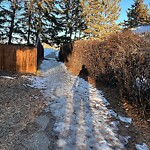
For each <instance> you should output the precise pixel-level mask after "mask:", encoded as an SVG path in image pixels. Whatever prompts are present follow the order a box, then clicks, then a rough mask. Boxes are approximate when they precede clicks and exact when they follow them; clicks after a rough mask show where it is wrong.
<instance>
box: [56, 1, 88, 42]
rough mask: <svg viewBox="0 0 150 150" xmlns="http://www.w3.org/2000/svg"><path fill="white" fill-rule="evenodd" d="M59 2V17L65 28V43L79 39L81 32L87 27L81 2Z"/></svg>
mask: <svg viewBox="0 0 150 150" xmlns="http://www.w3.org/2000/svg"><path fill="white" fill-rule="evenodd" d="M57 2H58V3H59V8H60V10H59V15H60V20H61V22H62V27H63V33H62V38H63V39H64V41H63V42H70V41H72V40H75V39H79V38H80V33H81V30H84V29H85V27H86V25H85V22H84V17H83V12H82V11H83V8H82V5H81V2H80V0H58V1H57Z"/></svg>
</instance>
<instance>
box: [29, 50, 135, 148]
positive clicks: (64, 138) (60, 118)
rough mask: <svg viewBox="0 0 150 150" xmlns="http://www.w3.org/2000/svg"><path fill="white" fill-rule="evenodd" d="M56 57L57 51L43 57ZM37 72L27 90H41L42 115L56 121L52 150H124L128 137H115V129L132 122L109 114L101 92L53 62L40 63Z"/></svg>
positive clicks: (44, 61)
mask: <svg viewBox="0 0 150 150" xmlns="http://www.w3.org/2000/svg"><path fill="white" fill-rule="evenodd" d="M54 53H55V56H54ZM51 54H52V55H51ZM57 55H58V51H54V50H46V52H45V57H46V56H51V57H53V58H56V57H57ZM40 70H41V75H40V76H37V77H30V78H29V79H30V80H31V81H32V85H27V86H31V87H33V88H39V89H41V92H42V93H43V95H44V96H45V103H46V108H45V112H49V111H50V112H52V113H53V115H54V117H55V118H56V122H55V125H54V128H53V131H52V132H53V135H55V137H57V143H56V147H55V149H57V150H62V149H64V150H73V149H78V150H92V149H93V150H103V149H105V150H119V149H125V147H124V145H126V144H127V143H128V139H130V136H121V135H118V134H117V131H118V125H119V122H120V121H123V122H126V123H131V122H132V120H131V119H130V118H126V117H122V116H119V115H117V113H116V112H114V111H113V110H109V109H108V108H107V106H108V105H109V103H108V101H107V100H106V99H105V98H104V97H103V95H102V92H101V91H99V90H97V89H96V88H94V87H93V86H92V85H90V84H89V83H88V82H86V81H85V80H83V79H81V78H79V77H77V76H74V75H73V74H71V73H69V71H68V70H67V68H66V66H65V65H64V64H63V63H61V62H57V61H56V60H55V59H54V60H53V59H49V60H48V59H46V60H43V62H42V64H41V66H40ZM112 117H115V118H116V119H118V121H113V119H112ZM37 121H38V120H37ZM43 128H45V127H43ZM137 146H138V145H137Z"/></svg>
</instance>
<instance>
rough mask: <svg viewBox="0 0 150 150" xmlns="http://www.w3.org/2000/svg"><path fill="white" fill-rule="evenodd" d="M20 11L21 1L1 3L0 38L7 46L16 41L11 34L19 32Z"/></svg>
mask: <svg viewBox="0 0 150 150" xmlns="http://www.w3.org/2000/svg"><path fill="white" fill-rule="evenodd" d="M20 10H21V0H7V1H6V0H5V1H1V7H0V21H1V28H0V33H1V38H2V39H3V40H5V42H6V41H7V42H8V43H9V44H10V43H12V41H15V40H18V37H17V36H14V34H13V33H18V32H19V26H18V24H19V23H18V20H19V16H20V15H19V14H18V13H19V11H20Z"/></svg>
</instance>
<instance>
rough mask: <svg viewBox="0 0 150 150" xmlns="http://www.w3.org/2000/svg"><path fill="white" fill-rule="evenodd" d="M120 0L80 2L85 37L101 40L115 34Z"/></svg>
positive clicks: (86, 0) (87, 0) (88, 0)
mask: <svg viewBox="0 0 150 150" xmlns="http://www.w3.org/2000/svg"><path fill="white" fill-rule="evenodd" d="M119 4H120V0H105V1H104V0H97V1H95V0H82V5H83V8H84V15H85V21H86V25H87V29H86V30H84V34H85V35H86V36H87V37H92V38H98V39H101V38H103V37H106V36H108V35H109V34H111V33H114V32H116V30H117V29H118V25H117V24H116V22H115V21H116V20H117V19H118V17H119V12H120V5H119Z"/></svg>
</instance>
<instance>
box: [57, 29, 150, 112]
mask: <svg viewBox="0 0 150 150" xmlns="http://www.w3.org/2000/svg"><path fill="white" fill-rule="evenodd" d="M147 37H149V35H147V36H145V37H143V36H141V37H140V36H138V35H135V34H132V33H131V32H129V31H126V32H122V33H117V34H114V35H112V36H111V37H109V38H108V39H107V40H105V41H104V42H100V41H94V40H80V41H76V42H74V43H72V44H67V45H64V46H62V47H61V50H60V54H61V55H60V56H61V57H60V60H63V61H64V62H66V64H67V65H68V66H69V67H71V68H74V69H75V70H76V71H77V72H79V71H80V70H81V68H82V66H83V65H85V66H86V68H87V70H88V72H89V76H90V77H92V78H93V79H94V80H95V81H96V82H99V81H100V82H103V83H105V84H107V85H108V86H113V87H114V86H115V87H116V86H118V87H119V89H120V92H121V95H122V96H123V97H125V98H126V99H128V100H129V101H130V102H132V103H136V104H138V105H139V106H140V107H142V108H143V109H144V112H148V110H149V109H150V74H149V72H150V42H149V40H148V38H147ZM66 60H67V61H66Z"/></svg>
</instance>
